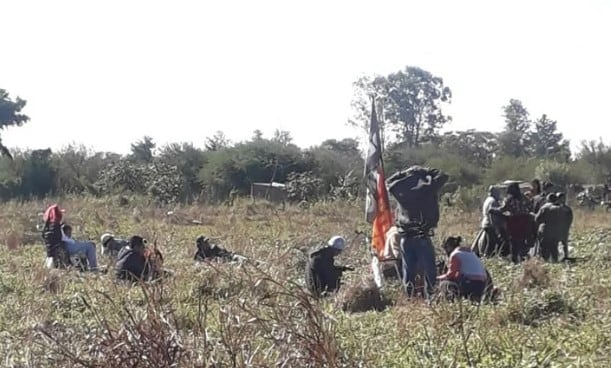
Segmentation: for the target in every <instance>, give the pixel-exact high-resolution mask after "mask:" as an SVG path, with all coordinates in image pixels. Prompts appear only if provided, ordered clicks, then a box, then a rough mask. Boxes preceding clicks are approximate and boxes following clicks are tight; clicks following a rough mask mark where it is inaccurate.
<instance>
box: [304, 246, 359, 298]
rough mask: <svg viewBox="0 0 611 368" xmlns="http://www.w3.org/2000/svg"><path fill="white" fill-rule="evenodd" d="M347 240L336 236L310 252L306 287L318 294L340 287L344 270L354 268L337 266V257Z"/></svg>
mask: <svg viewBox="0 0 611 368" xmlns="http://www.w3.org/2000/svg"><path fill="white" fill-rule="evenodd" d="M345 246H346V240H345V239H344V238H342V237H341V236H334V237H332V238H331V239H329V241H328V242H327V244H326V246H324V247H322V248H319V249H316V250H314V251H313V252H311V253H310V254H309V257H308V262H307V264H306V277H305V281H306V287H307V289H308V290H309V291H310V292H311V293H312V294H314V295H316V296H321V295H326V294H327V293H332V292H335V291H337V290H338V289H339V286H340V283H341V277H342V274H343V272H344V271H348V270H353V269H352V268H351V267H346V266H336V265H335V257H336V256H338V255H339V254H340V253H341V252H342V251H343V250H344V248H345Z"/></svg>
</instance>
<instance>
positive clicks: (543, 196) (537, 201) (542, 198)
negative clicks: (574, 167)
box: [532, 181, 554, 213]
mask: <svg viewBox="0 0 611 368" xmlns="http://www.w3.org/2000/svg"><path fill="white" fill-rule="evenodd" d="M553 187H554V184H552V183H550V182H548V181H544V182H543V186H542V188H543V190H542V191H541V192H540V193H539V194H538V195H536V196H535V197H534V198H533V203H532V211H533V213H537V212H539V209H541V206H543V205H544V204H545V202H546V201H547V196H548V195H549V194H550V193H551V190H552V188H553Z"/></svg>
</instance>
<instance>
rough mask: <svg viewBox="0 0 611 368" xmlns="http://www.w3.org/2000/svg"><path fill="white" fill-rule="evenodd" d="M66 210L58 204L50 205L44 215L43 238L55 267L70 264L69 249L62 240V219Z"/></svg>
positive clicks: (48, 257)
mask: <svg viewBox="0 0 611 368" xmlns="http://www.w3.org/2000/svg"><path fill="white" fill-rule="evenodd" d="M63 213H64V210H63V209H61V208H60V207H59V205H58V204H54V205H51V206H49V208H47V209H46V211H45V213H44V215H43V221H44V226H43V229H42V238H43V240H44V242H45V250H46V253H47V259H49V260H51V263H52V264H53V265H54V266H55V267H65V266H67V265H68V264H69V262H70V261H69V259H68V251H67V250H66V247H65V244H64V242H63V241H62V230H61V226H62V219H63V217H64V216H63Z"/></svg>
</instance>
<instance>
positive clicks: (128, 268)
mask: <svg viewBox="0 0 611 368" xmlns="http://www.w3.org/2000/svg"><path fill="white" fill-rule="evenodd" d="M64 213H65V210H64V209H61V208H60V206H59V205H57V204H54V205H52V206H50V207H49V208H48V209H47V210H46V211H45V213H44V215H43V221H44V226H43V229H42V237H43V239H44V241H45V247H46V254H47V266H48V267H54V268H65V267H67V266H75V267H78V268H79V269H81V270H82V271H91V272H100V271H102V272H104V271H105V270H104V269H101V268H100V267H99V266H98V258H97V251H96V245H95V243H94V242H91V241H86V242H81V241H77V240H74V239H73V238H72V227H71V226H70V225H68V224H67V223H65V221H64ZM100 242H101V245H102V247H101V252H100V253H101V254H102V256H106V257H108V258H111V259H113V260H114V261H115V277H116V279H118V280H127V281H132V282H135V281H139V280H144V281H149V280H154V279H156V278H158V277H160V276H161V275H163V274H167V273H168V272H167V270H164V269H163V255H162V254H161V252H160V251H159V250H158V249H157V248H156V247H153V248H150V247H148V245H147V244H148V242H147V240H146V239H144V238H143V237H142V236H139V235H134V236H131V237H130V238H129V239H127V240H124V239H120V238H116V237H115V236H114V235H113V234H110V233H105V234H103V235H102V236H101V237H100ZM195 243H196V252H195V256H194V260H195V261H196V262H206V261H211V260H219V261H233V262H243V261H245V260H246V258H245V257H243V256H241V255H239V254H235V253H233V252H230V251H227V250H226V249H224V248H223V247H221V246H219V245H216V244H212V243H211V241H210V239H209V238H207V237H205V236H203V235H202V236H199V237H198V238H197V239H196V242H195Z"/></svg>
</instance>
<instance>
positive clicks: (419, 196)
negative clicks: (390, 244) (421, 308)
mask: <svg viewBox="0 0 611 368" xmlns="http://www.w3.org/2000/svg"><path fill="white" fill-rule="evenodd" d="M448 179H449V176H448V175H447V174H445V173H443V172H441V171H440V170H438V169H434V168H425V167H421V166H412V167H410V168H408V169H407V170H404V171H399V172H397V173H395V174H393V175H392V176H390V177H389V178H388V180H387V186H388V191H389V193H390V194H391V195H392V196H393V197H394V198H395V199H396V200H397V202H398V203H399V209H400V211H399V216H398V217H397V220H396V222H397V226H398V228H399V230H400V233H401V244H400V247H401V250H402V254H403V261H402V276H403V284H404V287H405V291H406V293H407V294H408V295H409V296H413V295H414V292H415V285H416V283H415V281H416V275H417V274H418V272H419V271H420V270H422V272H423V274H424V282H425V287H424V294H425V296H426V297H427V298H429V297H430V296H432V294H433V291H434V287H435V284H436V283H437V269H436V264H435V249H434V247H433V242H432V241H431V237H432V236H433V231H434V229H435V228H436V227H437V223H438V222H439V200H438V193H439V190H440V189H441V187H442V186H443V185H444V184H445V183H446V182H447V181H448Z"/></svg>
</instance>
